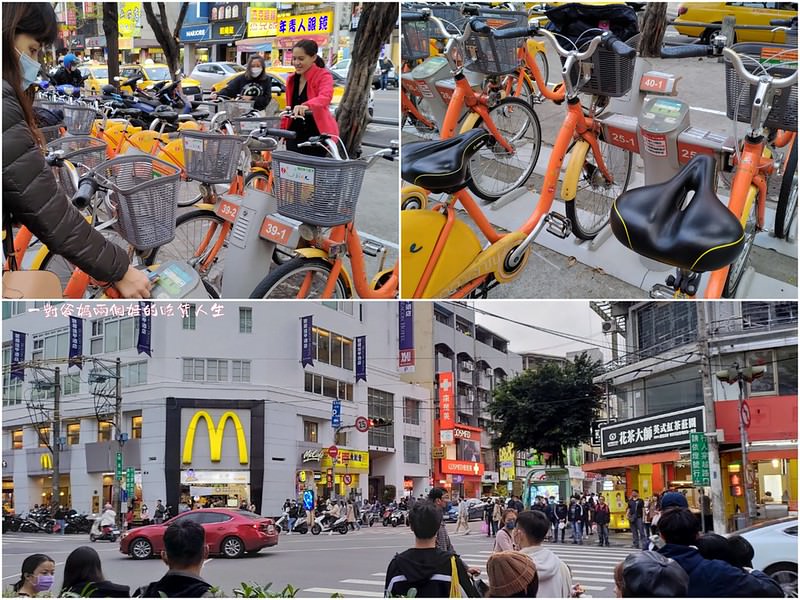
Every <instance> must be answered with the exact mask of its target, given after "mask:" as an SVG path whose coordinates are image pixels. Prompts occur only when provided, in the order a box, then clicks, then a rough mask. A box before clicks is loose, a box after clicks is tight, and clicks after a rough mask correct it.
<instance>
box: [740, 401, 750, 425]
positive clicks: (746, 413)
mask: <svg viewBox="0 0 800 600" xmlns="http://www.w3.org/2000/svg"><path fill="white" fill-rule="evenodd" d="M741 412H742V415H741V416H742V423H744V428H745V429H750V405H749V404H748V403H747V400H745V401H743V402H742V409H741Z"/></svg>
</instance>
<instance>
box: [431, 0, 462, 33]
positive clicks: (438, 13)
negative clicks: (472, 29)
mask: <svg viewBox="0 0 800 600" xmlns="http://www.w3.org/2000/svg"><path fill="white" fill-rule="evenodd" d="M422 6H427V5H424V4H423V5H422ZM428 8H430V9H431V14H432V15H433V16H434V17H436V18H437V19H440V20H441V21H443V22H444V27H445V29H446V30H447V33H450V34H456V35H461V33H462V32H463V31H464V25H466V24H467V19H468V17H467V16H466V15H464V14H461V7H460V6H453V5H447V4H434V5H431V6H428ZM431 28H433V24H431ZM432 31H433V33H432V37H440V36H439V35H437V34H436V32H438V31H439V28H438V27H437V28H435V29H432Z"/></svg>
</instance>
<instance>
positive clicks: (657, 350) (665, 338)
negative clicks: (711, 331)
mask: <svg viewBox="0 0 800 600" xmlns="http://www.w3.org/2000/svg"><path fill="white" fill-rule="evenodd" d="M636 325H637V334H638V340H637V341H638V350H639V353H638V359H639V360H642V359H645V358H649V357H651V356H656V355H657V354H661V353H662V352H666V351H667V350H670V349H672V348H677V347H678V346H683V345H685V344H689V343H692V342H694V341H695V340H696V339H697V311H695V307H694V306H692V304H691V303H687V302H654V303H651V304H648V305H646V306H644V307H642V308H641V309H639V310H638V311H637V312H636Z"/></svg>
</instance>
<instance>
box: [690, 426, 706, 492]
mask: <svg viewBox="0 0 800 600" xmlns="http://www.w3.org/2000/svg"><path fill="white" fill-rule="evenodd" d="M689 448H690V449H691V460H692V483H693V484H694V485H696V486H709V485H711V469H710V468H709V465H708V439H706V436H705V434H704V433H692V434H691V435H690V436H689Z"/></svg>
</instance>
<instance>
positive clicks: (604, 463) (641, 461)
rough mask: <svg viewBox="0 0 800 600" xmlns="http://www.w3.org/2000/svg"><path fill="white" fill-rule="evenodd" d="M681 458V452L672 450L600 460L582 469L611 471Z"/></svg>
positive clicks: (585, 465)
mask: <svg viewBox="0 0 800 600" xmlns="http://www.w3.org/2000/svg"><path fill="white" fill-rule="evenodd" d="M680 457H681V453H680V452H678V451H677V450H671V451H669V452H656V453H655V454H637V455H635V456H620V457H618V458H610V459H608V460H598V461H596V462H592V463H586V464H584V465H583V466H582V468H583V470H584V471H609V470H611V469H621V468H624V467H635V466H637V465H649V464H654V463H668V462H675V461H677V460H679V459H680Z"/></svg>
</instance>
